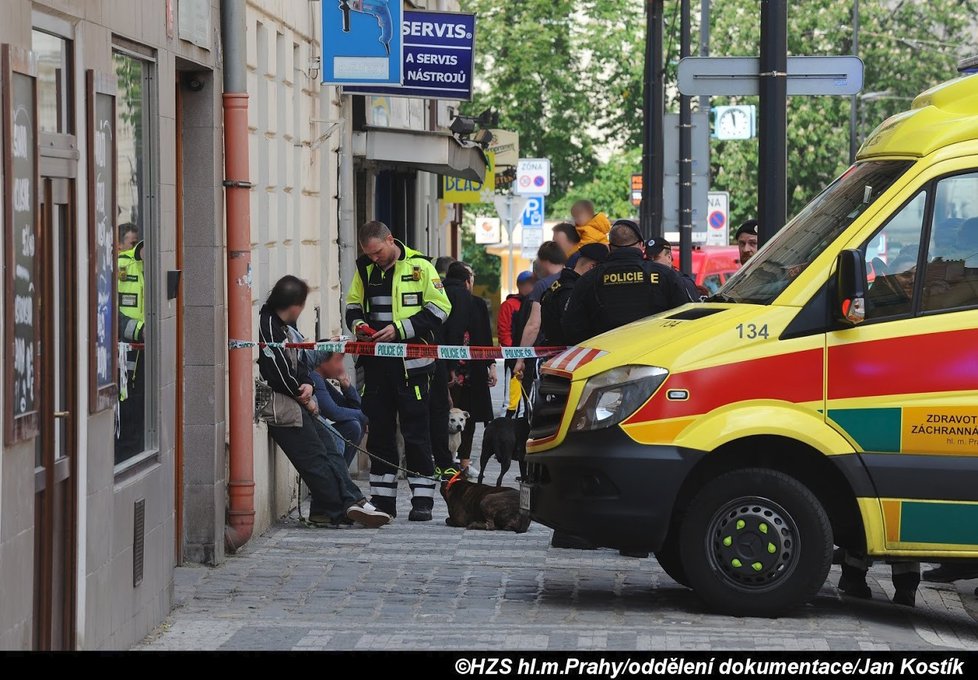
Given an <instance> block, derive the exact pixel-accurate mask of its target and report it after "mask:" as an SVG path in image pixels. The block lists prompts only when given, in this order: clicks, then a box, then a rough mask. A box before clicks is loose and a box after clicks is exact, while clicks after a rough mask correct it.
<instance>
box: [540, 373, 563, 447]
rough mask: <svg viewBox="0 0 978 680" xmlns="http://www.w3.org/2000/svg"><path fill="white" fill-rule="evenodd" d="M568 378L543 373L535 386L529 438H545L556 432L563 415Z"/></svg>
mask: <svg viewBox="0 0 978 680" xmlns="http://www.w3.org/2000/svg"><path fill="white" fill-rule="evenodd" d="M569 394H570V380H569V379H568V378H560V377H557V376H554V375H544V376H543V377H542V378H540V383H539V385H538V386H537V398H536V403H535V404H534V406H533V420H532V422H531V423H530V439H546V438H547V437H552V436H553V435H555V434H557V430H559V429H560V421H561V420H562V419H563V417H564V408H565V407H566V406H567V396H568V395H569Z"/></svg>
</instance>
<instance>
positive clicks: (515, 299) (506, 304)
mask: <svg viewBox="0 0 978 680" xmlns="http://www.w3.org/2000/svg"><path fill="white" fill-rule="evenodd" d="M516 290H517V291H519V292H517V293H510V294H509V295H507V296H506V299H505V300H504V301H503V304H501V305H499V315H498V316H497V317H496V328H497V330H498V332H499V344H500V345H501V346H503V347H512V346H513V317H514V316H515V315H516V313H517V312H519V311H520V306H522V304H523V300H525V299H526V296H527V295H529V294H530V291H531V290H533V272H520V275H519V276H517V277H516Z"/></svg>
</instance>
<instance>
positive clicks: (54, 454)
mask: <svg viewBox="0 0 978 680" xmlns="http://www.w3.org/2000/svg"><path fill="white" fill-rule="evenodd" d="M232 1H234V0H232ZM320 4H321V3H318V2H297V1H295V0H249V1H248V2H241V6H242V7H243V9H244V11H245V24H246V26H245V29H244V30H245V38H246V42H245V45H246V55H245V62H246V64H245V68H246V76H247V90H248V95H249V101H248V158H249V163H250V173H249V174H250V176H249V177H248V178H247V180H246V181H247V182H249V183H250V190H249V194H250V210H251V220H250V242H251V270H250V272H249V275H248V276H247V277H246V280H244V281H242V282H240V283H241V284H242V285H246V286H249V287H250V295H251V303H252V304H251V307H252V315H253V320H254V323H253V325H255V324H257V318H258V310H259V308H260V306H261V304H262V302H263V300H264V298H265V297H266V296H267V294H268V292H269V290H270V288H271V286H272V285H273V284H274V282H275V281H276V280H277V279H278V278H279V277H280V276H282V275H284V274H287V273H292V274H297V275H299V276H301V277H303V278H304V279H306V280H307V281H308V282H309V283H310V286H311V295H310V298H309V300H308V303H307V308H306V312H305V314H304V316H303V318H302V319H301V320H300V324H299V326H300V330H301V331H302V332H303V333H304V334H305V335H307V336H308V337H320V338H322V337H332V336H335V335H338V334H340V333H342V332H343V329H342V327H341V323H342V314H341V308H342V299H343V295H344V291H345V287H346V286H347V285H348V284H349V279H350V276H351V275H352V272H353V266H354V265H353V263H354V261H355V259H356V256H357V244H356V239H355V233H356V226H357V225H358V224H360V223H362V222H364V221H366V220H368V219H382V220H385V221H388V222H389V223H390V225H391V227H392V228H393V229H394V231H395V233H396V234H397V235H398V237H400V238H404V239H405V240H406V241H407V242H409V243H411V245H413V246H415V247H418V248H421V249H423V250H426V251H427V252H428V253H429V254H431V255H432V256H434V255H439V254H457V252H458V239H457V232H455V231H454V230H455V228H456V226H455V225H454V224H453V219H454V215H455V210H454V207H453V206H445V205H442V204H441V202H440V201H438V185H439V178H438V173H439V172H440V171H442V170H444V171H445V172H457V171H458V170H457V169H455V168H452V167H450V166H449V165H447V164H442V160H444V159H446V158H448V157H449V156H451V155H452V154H455V155H456V156H457V155H458V153H459V151H458V149H456V148H455V146H454V145H456V144H457V142H456V141H455V140H454V139H453V138H452V137H451V136H450V135H449V134H448V133H447V132H446V131H445V129H444V128H445V126H447V125H448V123H449V122H450V117H451V114H452V109H453V108H454V105H452V104H450V103H445V102H432V101H427V100H419V99H404V98H395V97H369V96H352V95H344V94H343V93H342V91H341V90H340V89H338V88H335V87H329V86H324V85H322V84H321V83H320V79H321V78H320V64H319V54H320V41H321V34H322V30H321V25H320V22H321V14H320V12H321V8H320ZM407 4H409V5H411V6H416V7H422V6H424V5H425V4H427V5H428V6H427V9H438V10H457V9H458V6H457V2H454V0H450V1H449V0H432V1H430V2H428V3H423V2H416V3H407ZM221 9H222V2H221V1H220V0H33V1H32V0H7V1H6V2H4V3H2V5H0V46H2V59H0V62H2V69H0V89H2V94H3V96H2V97H0V101H2V108H0V125H2V127H3V134H2V135H0V153H2V159H3V163H2V164H0V174H2V177H0V181H3V183H4V191H3V192H2V195H0V220H2V224H3V231H4V238H3V239H0V258H2V262H3V264H4V268H3V270H4V274H5V275H4V278H3V282H2V285H3V291H4V309H5V313H4V314H3V315H0V333H2V337H3V360H2V365H3V371H4V376H3V380H2V383H3V384H4V389H3V390H0V423H2V431H3V445H2V450H0V602H2V605H3V606H2V607H0V649H31V648H34V649H105V648H109V649H124V648H127V647H128V646H130V645H131V644H132V643H134V642H136V641H138V640H140V639H142V638H143V637H144V636H145V635H146V634H147V633H149V632H150V631H151V630H152V629H153V628H154V627H155V626H156V625H157V624H158V623H160V622H161V621H162V620H163V619H164V617H165V616H166V615H167V613H168V612H169V609H170V606H171V600H172V591H173V571H174V568H175V567H176V566H177V565H179V564H181V563H187V562H194V563H201V564H205V565H208V564H216V563H219V562H221V561H222V560H224V559H225V557H226V555H227V554H228V552H229V551H232V550H234V549H236V548H238V547H240V546H236V545H229V544H228V542H227V541H226V536H228V535H230V534H229V533H228V532H227V531H226V524H227V516H228V461H229V456H230V452H229V444H228V437H229V432H228V430H229V426H228V422H229V396H228V395H229V388H228V381H229V370H228V357H229V354H228V353H229V349H228V340H229V338H228V331H227V329H228V310H227V305H228V299H229V298H228V294H227V278H226V272H227V269H228V267H227V258H228V252H227V248H226V244H227V235H226V231H225V229H226V224H225V184H224V183H225V180H226V179H234V180H240V179H241V178H226V177H225V168H224V158H225V153H224V143H225V142H224V140H225V134H224V129H223V111H222V88H223V86H222V76H223V72H222V69H223V68H224V65H225V58H224V57H225V55H224V54H223V53H222V39H221V37H222V34H221ZM463 155H464V156H465V162H466V163H469V164H471V165H472V166H478V164H479V162H480V161H479V159H480V158H481V156H480V155H479V154H477V153H475V152H472V153H469V152H468V151H466V152H464V154H463ZM455 160H456V161H457V160H458V159H457V158H456V159H455ZM456 165H457V163H456ZM476 169H479V168H477V167H471V168H467V169H466V171H467V172H472V171H474V170H476ZM481 170H483V171H484V165H483V167H482V168H481ZM231 339H234V338H231ZM230 351H240V352H248V351H251V352H252V358H254V357H255V356H256V352H254V351H253V350H248V349H242V350H230ZM252 444H253V448H254V470H253V474H252V479H253V481H254V518H255V526H254V531H255V534H256V535H257V533H260V532H261V531H263V530H265V529H266V528H267V527H268V526H269V525H270V524H271V523H272V522H274V521H275V520H276V519H277V518H279V517H281V516H282V515H283V514H285V513H287V512H288V511H289V510H290V509H291V508H293V507H294V506H295V504H296V503H297V501H298V493H297V491H298V488H297V487H298V485H297V483H296V474H295V471H294V470H293V469H292V468H291V466H290V465H289V464H288V462H287V460H286V459H285V457H284V456H283V455H281V454H280V452H278V451H277V450H276V448H275V447H274V445H273V444H272V442H271V440H270V438H269V437H268V432H267V429H266V428H265V427H264V426H255V427H254V430H253V440H252Z"/></svg>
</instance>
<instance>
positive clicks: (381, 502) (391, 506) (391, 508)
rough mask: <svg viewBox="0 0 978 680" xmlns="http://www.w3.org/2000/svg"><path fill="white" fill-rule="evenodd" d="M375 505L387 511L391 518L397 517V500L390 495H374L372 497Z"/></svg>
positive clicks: (371, 500)
mask: <svg viewBox="0 0 978 680" xmlns="http://www.w3.org/2000/svg"><path fill="white" fill-rule="evenodd" d="M370 502H371V503H373V506H374V507H375V508H377V509H378V510H380V511H381V512H386V513H387V514H388V515H390V516H391V518H394V517H397V501H396V500H395V499H393V498H390V497H389V496H373V497H372V498H371V499H370Z"/></svg>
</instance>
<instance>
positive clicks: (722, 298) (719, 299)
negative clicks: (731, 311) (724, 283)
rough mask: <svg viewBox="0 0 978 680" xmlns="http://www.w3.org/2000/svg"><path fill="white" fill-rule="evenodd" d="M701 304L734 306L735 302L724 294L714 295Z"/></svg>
mask: <svg viewBox="0 0 978 680" xmlns="http://www.w3.org/2000/svg"><path fill="white" fill-rule="evenodd" d="M703 302H732V303H734V304H736V302H737V301H736V300H735V299H733V298H732V297H730V296H729V295H726V294H724V293H714V294H713V295H711V296H710V297H708V298H706V299H705V300H703Z"/></svg>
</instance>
